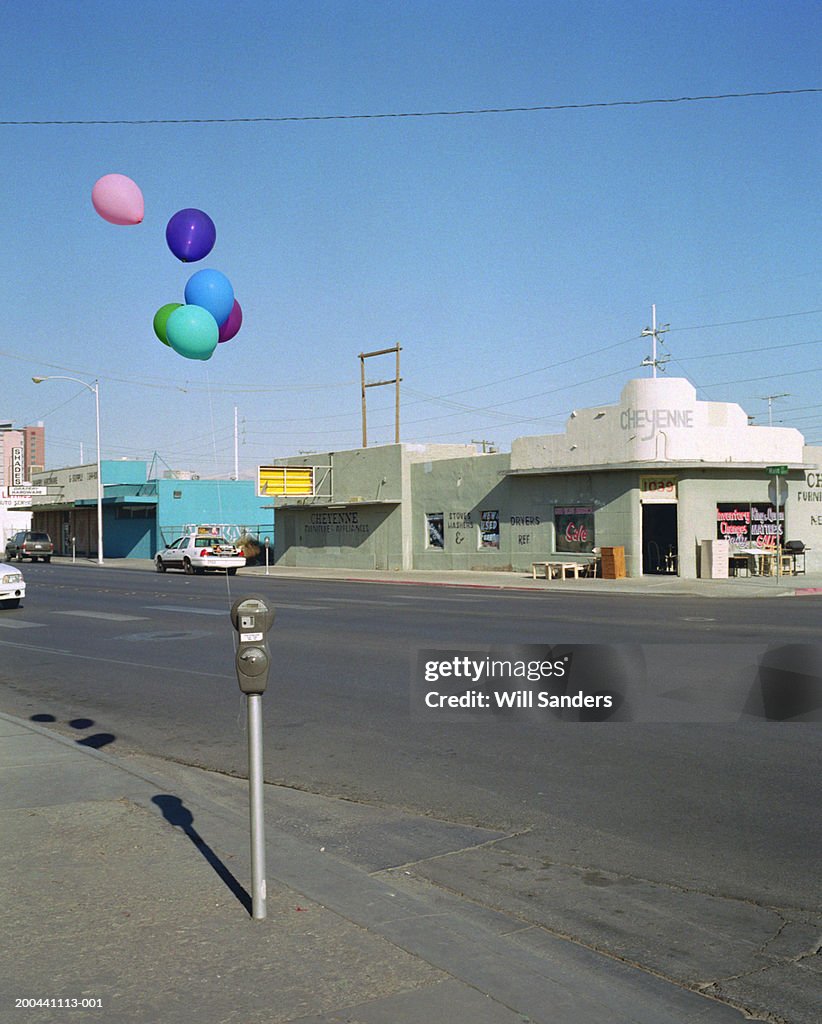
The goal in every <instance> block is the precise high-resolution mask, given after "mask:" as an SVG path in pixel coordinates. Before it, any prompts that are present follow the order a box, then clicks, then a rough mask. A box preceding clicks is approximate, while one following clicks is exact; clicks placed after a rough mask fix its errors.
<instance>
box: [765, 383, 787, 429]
mask: <svg viewBox="0 0 822 1024" xmlns="http://www.w3.org/2000/svg"><path fill="white" fill-rule="evenodd" d="M776 398H790V392H789V391H783V392H782V393H781V394H779V395H760V396H759V401H760V402H767V403H768V426H769V427H772V426H773V403H774V399H776Z"/></svg>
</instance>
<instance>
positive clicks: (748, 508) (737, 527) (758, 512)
mask: <svg viewBox="0 0 822 1024" xmlns="http://www.w3.org/2000/svg"><path fill="white" fill-rule="evenodd" d="M716 535H717V538H718V539H719V540H727V541H730V543H731V545H732V546H733V547H740V548H751V547H753V548H772V547H776V545H777V544H781V543H782V541H783V538H784V536H785V510H784V508H782V507H781V506H780V509H779V520H778V523H777V515H776V506H775V505H772V504H771V503H770V502H763V501H733V502H731V501H724V502H718V503H717V506H716Z"/></svg>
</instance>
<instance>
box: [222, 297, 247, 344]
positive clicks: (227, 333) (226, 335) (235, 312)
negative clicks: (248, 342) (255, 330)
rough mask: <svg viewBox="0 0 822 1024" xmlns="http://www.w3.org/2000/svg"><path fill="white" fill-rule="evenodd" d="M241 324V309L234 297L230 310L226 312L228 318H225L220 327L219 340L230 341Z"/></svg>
mask: <svg viewBox="0 0 822 1024" xmlns="http://www.w3.org/2000/svg"><path fill="white" fill-rule="evenodd" d="M242 325H243V311H242V308H241V307H240V303H239V302H237V300H236V299H235V300H234V305H233V306H232V307H231V312H230V313H229V314H228V320H226V322H225V323H224V324H222V325H221V327H220V341H221V342H223V341H231V339H232V338H233V337H234V335H235V334H236V333H237V331H239V329H240V328H241V327H242Z"/></svg>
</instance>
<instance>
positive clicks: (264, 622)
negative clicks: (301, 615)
mask: <svg viewBox="0 0 822 1024" xmlns="http://www.w3.org/2000/svg"><path fill="white" fill-rule="evenodd" d="M273 624H274V609H273V608H271V607H269V605H268V604H267V602H266V600H265V598H262V597H258V596H253V597H240V598H238V599H237V600H236V601H235V602H234V604H233V605H232V606H231V625H232V626H233V627H234V628H235V629H236V630H237V632H238V633H239V634H240V642H242V640H243V634H244V633H262V634H263V635H265V634H266V633H267V632H268V631H269V630H270V629H271V627H272V625H273Z"/></svg>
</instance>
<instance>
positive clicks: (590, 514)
mask: <svg viewBox="0 0 822 1024" xmlns="http://www.w3.org/2000/svg"><path fill="white" fill-rule="evenodd" d="M554 529H555V531H556V549H557V551H587V552H590V551H593V549H594V509H593V507H592V506H591V505H555V506H554Z"/></svg>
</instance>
